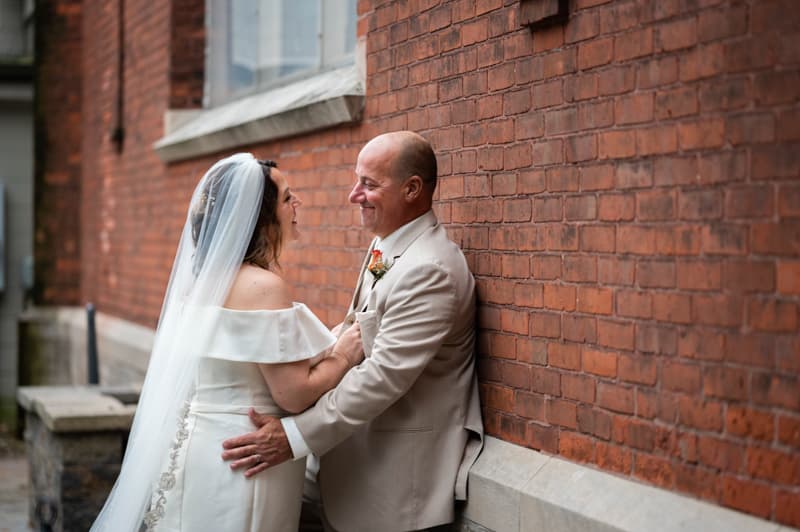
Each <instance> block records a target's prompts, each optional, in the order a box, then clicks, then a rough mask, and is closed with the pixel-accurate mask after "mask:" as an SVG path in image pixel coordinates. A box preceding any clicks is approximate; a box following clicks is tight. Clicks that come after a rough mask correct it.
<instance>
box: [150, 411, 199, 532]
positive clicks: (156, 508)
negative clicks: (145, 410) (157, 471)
mask: <svg viewBox="0 0 800 532" xmlns="http://www.w3.org/2000/svg"><path fill="white" fill-rule="evenodd" d="M188 417H189V402H188V401H187V402H185V403H184V405H183V407H182V408H181V409H180V411H179V412H178V431H177V432H176V433H175V441H173V442H172V445H171V446H170V450H169V465H168V466H167V470H166V471H164V472H163V473H161V477H160V478H159V480H158V485H157V486H156V491H155V493H154V494H153V502H152V503H151V504H150V510H149V511H148V512H147V513H145V514H144V520H143V521H144V525H145V527H146V528H145V530H147V531H148V532H150V531H151V530H154V529H155V526H156V524H158V522H159V521H160V520H161V518H162V517H164V511H165V505H166V503H167V492H168V491H169V490H171V489H172V488H174V487H175V469H177V467H178V456H179V454H180V451H181V447H183V442H185V441H186V438H188V437H189V422H188Z"/></svg>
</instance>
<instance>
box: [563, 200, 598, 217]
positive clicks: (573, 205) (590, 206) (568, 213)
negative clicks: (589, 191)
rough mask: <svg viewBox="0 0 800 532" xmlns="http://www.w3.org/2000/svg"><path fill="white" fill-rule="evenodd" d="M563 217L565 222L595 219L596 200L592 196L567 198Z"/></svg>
mask: <svg viewBox="0 0 800 532" xmlns="http://www.w3.org/2000/svg"><path fill="white" fill-rule="evenodd" d="M564 216H565V218H566V219H567V220H594V219H595V218H597V198H595V196H593V195H592V196H569V197H567V198H566V199H565V200H564Z"/></svg>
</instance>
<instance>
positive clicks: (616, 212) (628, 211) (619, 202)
mask: <svg viewBox="0 0 800 532" xmlns="http://www.w3.org/2000/svg"><path fill="white" fill-rule="evenodd" d="M635 215H636V203H635V197H634V196H633V194H603V195H601V196H600V202H599V208H598V217H599V219H600V220H601V221H604V222H618V221H631V220H633V218H634V216H635Z"/></svg>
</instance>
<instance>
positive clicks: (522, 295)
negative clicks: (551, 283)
mask: <svg viewBox="0 0 800 532" xmlns="http://www.w3.org/2000/svg"><path fill="white" fill-rule="evenodd" d="M514 305H515V306H517V307H527V308H542V307H543V306H544V290H543V287H542V285H541V284H538V283H517V284H516V286H515V288H514Z"/></svg>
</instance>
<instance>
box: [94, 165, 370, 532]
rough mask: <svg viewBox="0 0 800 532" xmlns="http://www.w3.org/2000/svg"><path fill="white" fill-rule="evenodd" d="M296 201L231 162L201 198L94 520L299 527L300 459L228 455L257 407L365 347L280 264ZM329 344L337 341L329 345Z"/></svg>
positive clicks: (328, 374) (309, 396)
mask: <svg viewBox="0 0 800 532" xmlns="http://www.w3.org/2000/svg"><path fill="white" fill-rule="evenodd" d="M299 205H300V200H299V199H298V198H297V196H295V195H294V194H293V193H292V191H291V190H290V188H289V186H288V184H287V182H286V178H285V176H284V175H283V174H282V173H281V172H280V171H279V170H278V169H277V168H276V165H275V163H273V162H272V161H257V160H256V159H255V158H254V157H253V156H252V155H250V154H237V155H234V156H232V157H228V158H226V159H223V160H221V161H219V162H217V163H216V164H214V166H212V167H211V169H209V170H208V172H207V173H206V174H205V175H204V176H203V178H202V179H201V180H200V183H199V184H198V185H197V188H196V189H195V191H194V194H193V195H192V200H191V204H190V206H189V213H188V216H187V220H186V224H185V225H184V229H183V234H182V236H181V240H180V243H179V245H178V251H177V255H176V257H175V263H174V265H173V269H172V275H171V277H170V282H169V285H168V287H167V292H166V296H165V298H164V304H163V307H162V309H161V317H160V319H159V324H158V329H157V331H156V337H155V342H154V345H153V351H152V353H151V357H150V363H149V367H148V370H147V375H146V377H145V381H144V385H143V387H142V393H141V397H140V400H139V405H138V407H137V411H136V416H135V418H134V420H133V426H132V428H131V433H130V438H129V441H128V447H127V449H126V451H125V459H124V460H123V463H122V469H121V471H120V475H119V477H118V479H117V482H116V484H115V486H114V489H113V490H112V492H111V494H110V495H109V497H108V500H107V501H106V503H105V506H104V507H103V509H102V511H101V512H100V514H99V516H98V517H97V520H96V521H95V523H94V525H93V526H92V531H114V532H118V531H131V532H133V531H139V530H141V529H142V528H143V527H144V528H145V529H146V530H157V531H180V532H198V531H209V532H210V531H222V530H224V531H232V532H239V531H242V532H244V531H247V532H250V531H253V532H255V531H263V532H266V531H270V532H274V531H290V530H291V531H295V530H297V526H298V521H299V514H300V504H301V498H302V486H303V476H304V471H305V460H295V461H288V462H285V463H284V464H282V465H280V466H278V467H274V468H270V469H269V470H267V471H264V472H263V473H260V474H258V475H255V476H253V477H251V478H247V477H245V476H243V475H241V474H238V473H236V472H234V471H231V469H230V468H229V467H228V466H227V465H226V464H225V463H224V462H223V461H222V460H221V459H220V449H221V448H222V441H223V440H225V439H226V438H229V437H231V436H235V435H237V434H240V433H242V432H246V431H250V430H252V426H251V424H250V421H249V418H248V416H247V413H248V410H249V408H250V407H254V408H255V410H256V411H258V412H260V413H265V414H270V415H275V416H281V415H284V414H285V413H286V412H299V411H302V410H304V409H306V408H307V407H309V406H310V405H312V404H313V403H314V402H315V401H316V400H317V399H318V398H319V397H320V396H321V395H322V394H323V393H324V392H326V391H327V390H329V389H331V388H333V387H334V386H336V384H337V383H338V382H339V380H341V378H342V377H343V376H344V374H345V373H347V371H349V370H350V368H352V367H354V366H355V365H356V364H358V363H359V362H360V361H361V359H362V358H363V351H362V349H361V342H360V331H359V330H358V326H357V325H354V326H352V327H351V328H349V329H347V330H346V331H344V332H343V333H342V334H341V335H340V336H339V339H338V340H337V339H336V336H334V334H332V333H331V332H330V331H329V330H328V329H327V328H326V327H325V326H324V325H323V324H322V322H320V321H319V320H318V319H317V318H316V317H315V316H314V315H313V314H312V313H311V312H310V311H309V310H308V308H307V307H306V306H305V305H303V304H301V303H292V301H291V297H290V295H289V289H288V285H287V283H286V282H285V281H284V280H283V279H281V277H280V276H278V275H277V274H276V273H275V269H276V267H277V266H278V259H279V257H280V253H281V248H282V245H283V243H285V242H287V241H290V240H294V239H296V238H297V223H296V220H295V215H296V212H295V210H296V208H297V207H298V206H299ZM331 346H333V347H332V348H331Z"/></svg>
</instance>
